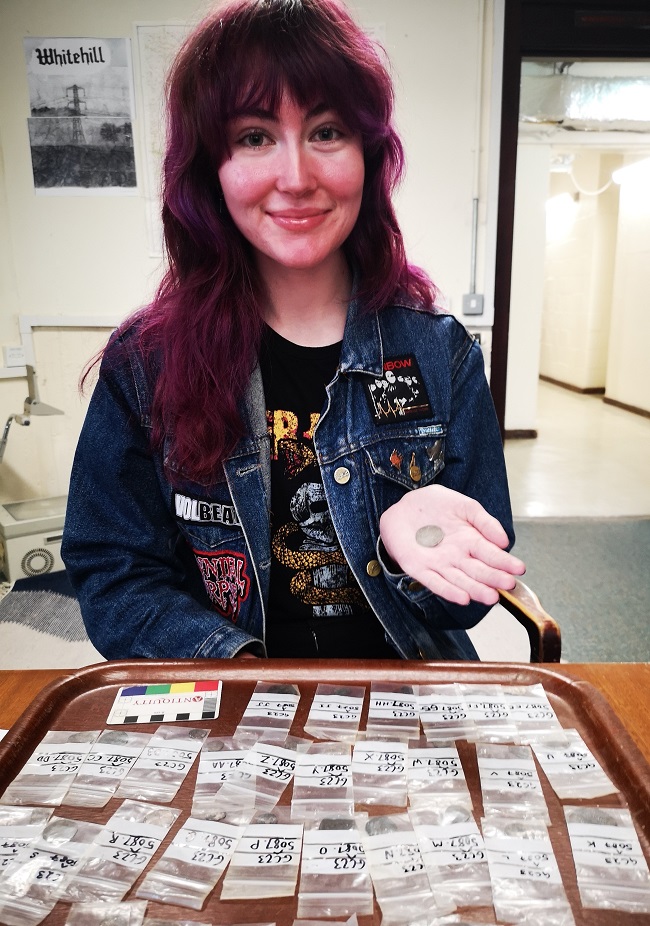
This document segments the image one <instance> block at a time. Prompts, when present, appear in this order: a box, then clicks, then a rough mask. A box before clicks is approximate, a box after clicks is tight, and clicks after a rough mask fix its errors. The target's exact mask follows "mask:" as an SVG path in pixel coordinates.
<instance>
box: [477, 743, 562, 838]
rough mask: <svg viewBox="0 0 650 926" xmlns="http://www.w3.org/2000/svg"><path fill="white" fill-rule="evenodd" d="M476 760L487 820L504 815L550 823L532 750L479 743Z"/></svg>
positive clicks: (522, 747) (523, 747) (525, 747)
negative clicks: (493, 815) (500, 814)
mask: <svg viewBox="0 0 650 926" xmlns="http://www.w3.org/2000/svg"><path fill="white" fill-rule="evenodd" d="M476 757H477V759H478V771H479V776H480V779H481V792H482V795H483V809H484V811H485V815H486V817H489V816H491V815H492V814H494V813H502V814H509V815H512V816H519V817H521V816H525V817H532V818H533V819H534V820H544V821H545V822H546V823H549V822H550V819H549V815H548V809H547V807H546V798H545V797H544V792H543V791H542V785H541V782H540V780H539V775H538V774H537V768H536V766H535V761H534V759H533V753H532V751H531V748H530V746H501V745H497V744H494V743H493V744H487V743H478V744H477V746H476Z"/></svg>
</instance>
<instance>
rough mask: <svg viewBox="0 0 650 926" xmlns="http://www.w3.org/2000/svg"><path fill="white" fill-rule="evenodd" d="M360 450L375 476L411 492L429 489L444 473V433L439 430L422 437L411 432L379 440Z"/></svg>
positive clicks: (442, 430) (442, 429) (441, 429)
mask: <svg viewBox="0 0 650 926" xmlns="http://www.w3.org/2000/svg"><path fill="white" fill-rule="evenodd" d="M431 430H432V431H433V429H431ZM364 449H365V452H366V454H367V456H368V459H369V461H370V466H371V468H372V471H373V472H374V474H375V475H377V476H382V477H383V478H385V479H389V480H391V481H392V482H396V483H398V484H399V485H401V486H404V488H407V489H414V488H417V487H419V486H425V485H429V483H431V482H433V480H434V479H435V478H436V476H438V474H439V473H440V472H442V470H443V469H444V465H445V430H444V428H442V427H440V428H437V429H436V430H435V432H434V433H430V434H426V435H422V436H414V435H413V433H412V432H411V433H409V434H406V435H403V436H402V435H400V436H396V437H392V438H386V439H382V440H380V441H377V442H376V443H373V444H369V445H368V446H366V447H365V448H364Z"/></svg>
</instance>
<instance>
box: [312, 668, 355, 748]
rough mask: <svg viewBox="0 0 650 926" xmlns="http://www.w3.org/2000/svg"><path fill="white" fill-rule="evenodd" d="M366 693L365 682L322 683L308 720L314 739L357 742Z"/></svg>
mask: <svg viewBox="0 0 650 926" xmlns="http://www.w3.org/2000/svg"><path fill="white" fill-rule="evenodd" d="M365 693H366V689H365V688H364V687H363V686H362V685H326V684H323V683H321V684H319V685H318V686H317V688H316V693H315V695H314V700H313V701H312V703H311V707H310V708H309V716H308V717H307V720H306V721H305V726H304V731H305V733H307V734H309V736H313V737H314V738H315V739H321V740H329V741H330V742H334V741H335V742H340V743H354V741H355V739H356V735H357V732H358V730H359V722H360V720H361V712H362V710H363V699H364V697H365Z"/></svg>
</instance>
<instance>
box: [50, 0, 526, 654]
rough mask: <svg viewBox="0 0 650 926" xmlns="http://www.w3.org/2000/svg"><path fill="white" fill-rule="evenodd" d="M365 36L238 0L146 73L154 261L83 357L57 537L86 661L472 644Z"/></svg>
mask: <svg viewBox="0 0 650 926" xmlns="http://www.w3.org/2000/svg"><path fill="white" fill-rule="evenodd" d="M392 106H393V91H392V85H391V81H390V78H389V76H388V74H387V72H386V69H385V67H384V65H383V64H382V61H381V59H380V57H379V55H378V54H377V51H376V49H375V48H374V46H373V45H372V43H371V42H370V41H369V39H368V38H367V37H366V36H365V35H364V33H363V32H362V31H361V30H360V29H359V28H358V27H357V26H356V25H355V24H354V22H353V21H352V20H351V18H350V16H349V15H348V13H347V12H346V11H345V9H344V8H343V7H341V6H339V5H338V3H337V2H335V0H241V2H238V3H235V4H234V5H231V6H229V7H227V8H225V9H220V10H218V11H217V12H216V13H215V14H214V15H213V16H212V17H211V18H210V19H208V20H207V21H206V22H204V23H203V24H202V25H201V26H200V27H199V28H198V29H197V30H196V31H195V33H194V34H193V35H192V36H191V37H190V38H189V39H188V40H187V42H186V43H185V45H184V47H183V49H182V50H181V52H180V54H179V56H178V58H177V60H176V62H175V64H174V66H173V69H172V72H171V75H170V79H169V84H168V119H169V129H168V143H167V153H166V158H165V164H164V196H163V222H164V231H165V242H166V248H167V253H168V270H167V272H166V275H165V277H164V279H163V281H162V283H161V285H160V287H159V290H158V292H157V295H156V298H155V299H154V301H153V303H152V305H151V306H149V307H147V308H146V309H144V310H143V311H141V312H140V313H139V314H138V315H136V316H135V317H134V318H132V319H130V320H129V321H127V322H126V323H125V324H124V325H123V326H122V327H121V328H120V330H118V331H117V332H116V333H115V335H114V336H113V337H112V339H111V341H110V343H109V345H108V347H107V349H106V351H105V353H104V357H103V361H102V366H101V371H100V376H99V381H98V383H97V386H96V388H95V392H94V394H93V397H92V400H91V403H90V407H89V410H88V415H87V418H86V422H85V425H84V428H83V431H82V434H81V437H80V441H79V446H78V450H77V455H76V458H75V463H74V467H73V473H72V479H71V486H70V495H69V504H68V512H67V516H66V528H65V536H64V543H63V556H64V559H65V563H66V566H67V569H68V570H69V573H70V577H71V580H72V582H73V584H74V586H75V588H76V590H77V593H78V596H79V601H80V603H81V608H82V612H83V615H84V619H85V622H86V626H87V629H88V634H89V636H90V638H91V640H92V641H93V643H94V645H95V646H96V647H97V648H98V649H99V650H100V652H102V653H103V654H104V655H105V656H107V657H108V658H124V657H157V658H164V657H232V656H240V657H242V656H246V657H254V656H264V655H271V656H295V657H308V656H342V657H343V656H354V657H379V656H393V657H396V656H400V657H403V658H407V659H414V658H426V659H435V658H450V659H454V658H476V653H475V651H474V649H473V647H472V646H471V643H470V642H469V639H468V637H467V635H466V633H465V630H464V628H466V627H470V626H472V625H473V624H475V623H476V622H477V621H478V620H480V618H481V617H482V616H483V614H484V613H485V611H486V610H487V608H488V607H489V606H490V605H492V604H494V603H495V602H496V601H497V599H498V592H497V589H498V588H500V587H502V588H511V587H512V586H513V584H514V578H513V576H514V575H517V574H520V573H522V572H523V569H524V567H523V564H522V563H521V562H520V561H519V560H517V559H516V558H515V557H513V556H511V555H510V554H509V553H507V552H506V548H507V547H508V545H509V544H510V543H511V542H512V540H513V535H512V523H511V514H510V505H509V499H508V491H507V484H506V477H505V469H504V463H503V455H502V448H501V441H500V437H499V433H498V429H497V426H496V422H495V416H494V410H493V407H492V404H491V399H490V395H489V391H488V388H487V384H486V381H485V375H484V372H483V365H482V358H481V353H480V350H479V348H478V347H477V346H476V345H475V344H474V343H473V340H472V338H471V337H470V336H469V335H468V333H467V332H466V331H465V329H464V328H463V327H462V326H461V325H460V324H459V323H458V322H456V321H455V320H454V319H453V318H452V317H450V316H446V315H443V314H438V313H437V312H436V309H435V307H434V298H435V288H434V286H433V284H432V283H431V282H430V281H429V279H428V278H427V277H426V275H425V274H424V273H423V272H422V271H421V270H418V269H417V268H414V267H412V266H410V265H409V264H408V263H407V261H406V258H405V255H404V249H403V242H402V236H401V233H400V229H399V226H398V223H397V220H396V217H395V213H394V211H393V207H392V204H391V199H390V195H391V192H392V190H393V189H394V187H395V185H396V183H397V182H398V180H399V179H400V176H401V172H402V167H403V154H402V147H401V144H400V141H399V138H398V137H397V135H396V133H395V130H394V128H393V126H392Z"/></svg>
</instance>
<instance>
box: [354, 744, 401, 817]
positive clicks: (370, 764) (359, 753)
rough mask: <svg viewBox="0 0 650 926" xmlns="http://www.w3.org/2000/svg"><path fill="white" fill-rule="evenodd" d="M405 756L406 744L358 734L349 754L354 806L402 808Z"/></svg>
mask: <svg viewBox="0 0 650 926" xmlns="http://www.w3.org/2000/svg"><path fill="white" fill-rule="evenodd" d="M366 737H368V738H366ZM407 753H408V745H407V743H406V742H403V741H398V740H385V739H380V738H378V737H370V736H369V735H368V734H365V736H364V735H363V734H360V735H359V738H358V739H357V741H356V743H355V744H354V749H353V752H352V783H353V787H354V800H355V803H356V804H369V805H370V804H385V805H386V806H392V807H405V806H406V800H407V784H406V782H407V779H406V756H407Z"/></svg>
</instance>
